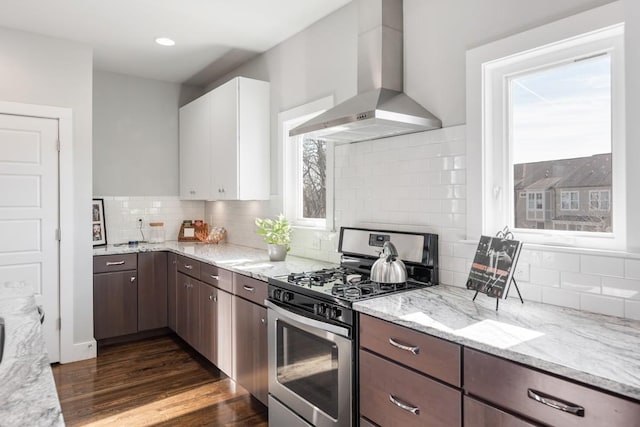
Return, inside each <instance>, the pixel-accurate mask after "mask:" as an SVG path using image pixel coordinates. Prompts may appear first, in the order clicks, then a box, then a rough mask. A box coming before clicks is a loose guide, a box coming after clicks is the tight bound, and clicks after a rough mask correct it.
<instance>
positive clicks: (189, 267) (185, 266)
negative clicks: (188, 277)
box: [184, 264, 193, 270]
mask: <svg viewBox="0 0 640 427" xmlns="http://www.w3.org/2000/svg"><path fill="white" fill-rule="evenodd" d="M184 268H186V269H187V270H193V265H191V264H185V265H184Z"/></svg>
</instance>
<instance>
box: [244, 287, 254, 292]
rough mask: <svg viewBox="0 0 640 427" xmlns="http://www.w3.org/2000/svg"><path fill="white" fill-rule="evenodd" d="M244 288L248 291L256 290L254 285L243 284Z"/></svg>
mask: <svg viewBox="0 0 640 427" xmlns="http://www.w3.org/2000/svg"><path fill="white" fill-rule="evenodd" d="M242 289H244V290H245V291H247V292H253V291H255V290H256V288H254V287H252V286H243V287H242Z"/></svg>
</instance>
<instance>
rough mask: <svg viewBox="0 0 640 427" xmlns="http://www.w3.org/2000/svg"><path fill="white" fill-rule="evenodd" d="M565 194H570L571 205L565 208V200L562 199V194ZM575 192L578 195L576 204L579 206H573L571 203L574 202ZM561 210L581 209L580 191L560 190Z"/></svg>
mask: <svg viewBox="0 0 640 427" xmlns="http://www.w3.org/2000/svg"><path fill="white" fill-rule="evenodd" d="M565 194H568V195H569V207H568V208H565V207H563V206H562V203H563V202H564V200H563V199H562V196H564V195H565ZM573 194H575V195H576V200H575V202H576V204H577V206H576V207H575V208H572V207H571V205H572V203H573V202H574V200H573V199H572V197H571V196H572V195H573ZM560 210H561V211H579V210H580V192H579V191H577V190H560Z"/></svg>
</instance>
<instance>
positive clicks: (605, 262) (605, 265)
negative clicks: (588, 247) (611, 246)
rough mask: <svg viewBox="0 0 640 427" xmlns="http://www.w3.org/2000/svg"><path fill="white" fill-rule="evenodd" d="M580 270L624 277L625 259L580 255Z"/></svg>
mask: <svg viewBox="0 0 640 427" xmlns="http://www.w3.org/2000/svg"><path fill="white" fill-rule="evenodd" d="M580 271H581V272H582V273H587V274H598V275H601V276H612V277H624V259H622V258H614V257H606V256H595V255H580Z"/></svg>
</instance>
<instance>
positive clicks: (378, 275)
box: [371, 241, 407, 284]
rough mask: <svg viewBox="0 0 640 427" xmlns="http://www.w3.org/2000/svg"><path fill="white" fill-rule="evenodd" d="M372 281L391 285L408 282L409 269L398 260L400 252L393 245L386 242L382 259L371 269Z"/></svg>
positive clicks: (381, 255)
mask: <svg viewBox="0 0 640 427" xmlns="http://www.w3.org/2000/svg"><path fill="white" fill-rule="evenodd" d="M371 281H372V282H376V283H390V284H391V283H404V282H406V281H407V268H406V267H405V265H404V262H402V260H401V259H399V258H398V251H397V250H396V247H395V246H394V245H393V243H391V242H389V241H386V242H384V246H383V247H382V253H381V254H380V258H379V259H378V260H376V262H375V263H373V266H372V267H371Z"/></svg>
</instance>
